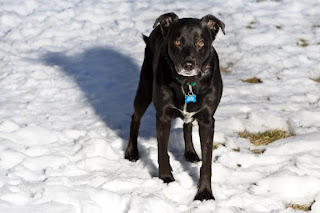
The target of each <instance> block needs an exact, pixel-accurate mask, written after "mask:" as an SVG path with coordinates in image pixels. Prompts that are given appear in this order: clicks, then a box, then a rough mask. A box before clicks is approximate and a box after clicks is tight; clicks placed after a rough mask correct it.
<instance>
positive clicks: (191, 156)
mask: <svg viewBox="0 0 320 213" xmlns="http://www.w3.org/2000/svg"><path fill="white" fill-rule="evenodd" d="M184 157H185V158H186V161H189V162H191V163H196V162H199V161H200V158H199V156H198V155H197V153H195V152H186V153H184Z"/></svg>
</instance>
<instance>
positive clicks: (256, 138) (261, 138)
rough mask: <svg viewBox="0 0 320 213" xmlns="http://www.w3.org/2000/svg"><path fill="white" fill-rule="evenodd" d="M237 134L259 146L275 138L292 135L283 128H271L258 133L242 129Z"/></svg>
mask: <svg viewBox="0 0 320 213" xmlns="http://www.w3.org/2000/svg"><path fill="white" fill-rule="evenodd" d="M238 136H239V137H241V138H247V139H249V140H250V141H251V143H253V144H254V145H256V146H259V145H268V144H269V143H272V142H274V141H276V140H279V139H281V138H288V137H290V136H292V135H291V134H290V133H288V132H286V131H283V130H279V129H273V130H268V131H265V132H259V133H250V132H248V131H243V132H238Z"/></svg>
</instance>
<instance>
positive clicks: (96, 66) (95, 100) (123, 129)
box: [42, 47, 198, 180]
mask: <svg viewBox="0 0 320 213" xmlns="http://www.w3.org/2000/svg"><path fill="white" fill-rule="evenodd" d="M42 60H43V61H44V63H45V64H46V65H49V66H59V67H60V68H61V70H62V71H63V72H64V73H65V74H66V75H68V76H70V77H72V78H73V79H74V81H75V82H76V83H77V84H78V86H79V88H80V89H81V90H82V92H83V93H84V94H85V95H86V98H87V101H88V102H89V103H90V105H91V106H92V107H93V109H94V110H95V113H96V114H97V115H98V116H99V117H100V118H101V120H103V122H104V123H105V124H106V125H107V126H108V127H109V128H111V129H112V130H113V131H116V132H117V134H118V135H119V137H121V138H122V141H123V144H122V149H123V151H124V150H125V148H126V146H127V141H128V136H129V130H130V120H131V115H132V113H133V100H134V96H135V94H136V89H137V87H138V81H139V76H140V67H139V66H138V65H137V64H136V63H135V62H134V61H133V60H132V59H131V58H130V57H128V56H126V55H123V54H122V53H119V52H117V51H115V50H114V49H112V48H109V47H96V48H90V49H87V50H85V51H84V52H83V53H81V54H79V55H75V56H67V55H65V53H63V52H49V53H47V54H46V55H44V57H43V58H42ZM151 105H152V104H151ZM177 130H178V131H179V132H180V133H178V134H181V135H182V129H177ZM177 130H176V131H177ZM139 137H140V138H147V139H148V138H155V110H154V108H153V106H151V107H149V109H148V110H147V112H146V113H145V115H144V116H143V118H142V121H141V126H140V132H139ZM171 143H180V144H181V147H180V148H181V150H179V151H178V150H176V149H175V148H173V150H172V149H170V150H171V151H172V152H173V155H174V157H175V158H178V160H179V161H182V162H181V163H182V165H183V167H184V168H185V169H186V170H187V171H188V169H190V168H191V167H190V165H189V163H188V162H186V161H185V159H183V158H182V155H183V154H182V153H183V149H184V145H183V140H182V141H171ZM177 145H178V144H177ZM173 147H176V145H174V146H173ZM139 148H140V150H141V152H140V153H141V157H142V158H141V160H142V161H143V163H145V164H150V163H152V161H151V159H150V156H149V155H150V153H149V152H148V151H146V150H145V149H144V148H143V147H141V146H139ZM141 148H142V149H141ZM143 158H149V159H143ZM147 168H148V169H149V172H150V174H151V176H153V177H155V176H157V173H158V171H157V167H156V166H155V165H153V164H152V165H149V166H147ZM189 173H190V171H189ZM190 175H191V176H192V177H193V179H194V180H196V179H197V178H198V177H197V176H198V175H196V174H195V172H192V174H191V173H190Z"/></svg>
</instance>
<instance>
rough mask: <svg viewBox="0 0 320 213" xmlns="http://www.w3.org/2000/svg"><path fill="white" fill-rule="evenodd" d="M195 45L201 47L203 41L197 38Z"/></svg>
mask: <svg viewBox="0 0 320 213" xmlns="http://www.w3.org/2000/svg"><path fill="white" fill-rule="evenodd" d="M196 45H197V47H203V46H204V42H203V41H202V40H199V41H197V43H196Z"/></svg>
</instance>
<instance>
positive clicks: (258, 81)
mask: <svg viewBox="0 0 320 213" xmlns="http://www.w3.org/2000/svg"><path fill="white" fill-rule="evenodd" d="M242 81H243V82H246V83H250V84H260V83H262V81H261V79H260V78H257V77H256V76H254V77H252V78H248V79H246V80H242Z"/></svg>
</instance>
